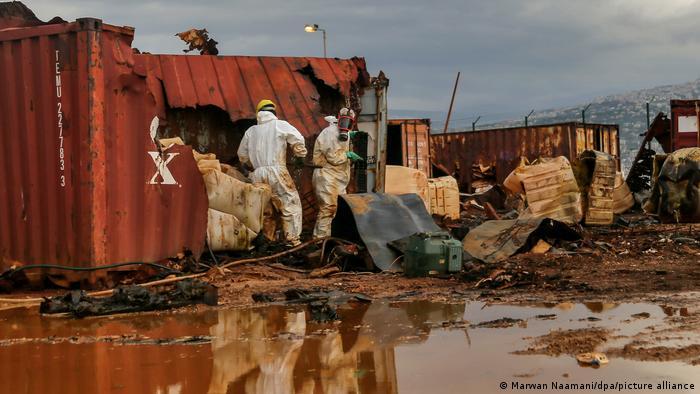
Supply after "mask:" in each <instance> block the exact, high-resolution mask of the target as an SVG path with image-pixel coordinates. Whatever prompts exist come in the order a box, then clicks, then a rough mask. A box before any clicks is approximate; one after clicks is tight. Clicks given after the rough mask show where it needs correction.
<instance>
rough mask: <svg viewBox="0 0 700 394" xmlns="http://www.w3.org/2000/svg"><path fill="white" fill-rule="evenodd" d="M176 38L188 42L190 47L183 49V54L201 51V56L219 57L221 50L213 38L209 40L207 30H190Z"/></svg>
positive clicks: (177, 35) (178, 34)
mask: <svg viewBox="0 0 700 394" xmlns="http://www.w3.org/2000/svg"><path fill="white" fill-rule="evenodd" d="M175 36H176V37H180V39H181V40H182V41H184V42H186V43H187V44H188V45H189V47H188V48H187V49H183V50H182V52H185V53H188V52H192V51H199V54H200V55H218V54H219V50H218V49H217V48H216V45H217V44H218V42H217V41H215V40H214V39H213V38H209V32H208V31H207V29H190V30H186V31H183V32H180V33H177V34H175Z"/></svg>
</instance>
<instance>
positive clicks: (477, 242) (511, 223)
mask: <svg viewBox="0 0 700 394" xmlns="http://www.w3.org/2000/svg"><path fill="white" fill-rule="evenodd" d="M580 238H581V236H580V235H579V233H577V232H576V231H574V230H573V229H572V228H571V227H569V226H567V225H566V224H564V223H562V222H559V221H557V220H553V219H548V218H544V219H543V218H540V219H513V220H489V221H487V222H484V223H483V224H482V225H480V226H479V227H476V228H474V229H472V230H471V231H469V233H468V234H467V236H466V237H465V238H464V240H463V241H462V244H463V246H464V251H465V252H467V253H469V255H470V256H471V257H474V258H476V259H478V260H481V261H484V262H487V263H497V262H499V261H503V260H506V259H508V257H510V256H512V255H514V254H516V253H522V252H527V251H529V250H530V249H532V248H533V247H534V246H535V245H537V244H538V242H539V241H540V240H545V241H546V240H550V241H552V240H565V241H576V240H578V239H580ZM549 243H550V244H551V243H553V241H552V242H549Z"/></svg>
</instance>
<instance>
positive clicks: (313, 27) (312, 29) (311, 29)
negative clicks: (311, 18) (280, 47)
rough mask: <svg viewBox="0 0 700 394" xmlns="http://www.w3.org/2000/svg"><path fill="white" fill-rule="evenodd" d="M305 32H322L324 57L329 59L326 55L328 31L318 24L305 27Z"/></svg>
mask: <svg viewBox="0 0 700 394" xmlns="http://www.w3.org/2000/svg"><path fill="white" fill-rule="evenodd" d="M304 31H305V32H307V33H316V32H317V31H320V32H322V33H323V57H328V55H327V54H326V29H321V28H319V27H318V25H317V24H311V25H305V26H304Z"/></svg>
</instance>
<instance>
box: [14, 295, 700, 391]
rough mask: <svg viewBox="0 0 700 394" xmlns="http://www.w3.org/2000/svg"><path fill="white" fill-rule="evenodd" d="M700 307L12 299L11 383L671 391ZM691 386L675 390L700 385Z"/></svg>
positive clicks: (36, 387) (694, 377) (684, 375)
mask: <svg viewBox="0 0 700 394" xmlns="http://www.w3.org/2000/svg"><path fill="white" fill-rule="evenodd" d="M699 313H700V310H698V309H693V308H687V307H685V308H677V307H674V306H673V305H653V304H606V303H587V304H568V303H564V304H536V303H533V304H527V305H493V304H486V303H483V302H467V303H458V304H441V303H432V302H410V303H392V302H388V301H378V302H374V303H371V304H362V303H357V304H347V305H344V306H341V307H340V308H339V309H338V315H339V316H340V318H341V321H338V322H334V323H323V324H321V323H315V322H313V321H310V320H309V319H310V318H309V316H310V315H309V313H308V311H307V310H306V308H305V307H304V306H282V305H274V306H265V307H259V308H251V309H215V308H213V309H206V308H200V309H197V310H188V311H178V312H169V313H157V314H153V313H145V314H137V315H130V316H113V317H101V318H86V319H80V320H74V319H69V318H63V317H47V316H43V317H42V316H39V315H38V313H37V311H36V310H35V309H24V308H20V309H10V310H4V311H0V375H1V376H0V392H3V393H5V392H7V393H10V392H12V393H15V392H17V393H25V392H30V393H110V392H115V393H120V392H121V393H206V392H210V393H229V392H230V393H243V392H246V393H292V392H297V393H326V392H328V393H338V392H342V393H360V392H361V393H396V392H401V393H453V392H476V393H488V392H504V391H506V392H507V391H523V392H528V391H531V392H550V391H551V392H561V391H562V390H556V389H553V387H552V383H553V382H558V383H560V384H590V383H591V382H601V383H606V384H615V383H616V382H621V383H629V384H632V383H638V384H653V385H654V390H649V391H657V392H659V390H657V389H656V388H657V386H656V385H657V384H664V383H663V382H664V381H665V382H670V383H669V384H685V385H689V384H694V385H695V390H698V387H699V385H700V367H699V366H696V365H694V363H695V364H697V362H695V360H700V349H699V350H698V352H697V353H696V352H695V351H694V350H693V349H694V348H693V346H694V345H696V344H700V340H699V339H700V330H699V329H698V320H700V318H698V314H699ZM626 345H627V346H626ZM640 349H641V350H640ZM649 349H652V350H649ZM659 349H665V350H659ZM674 349H684V350H683V351H675V350H674ZM581 350H597V351H605V352H606V353H607V354H608V358H609V359H610V362H609V364H606V365H603V366H601V367H599V368H593V367H586V366H582V365H579V364H578V363H577V361H576V359H575V357H574V355H575V353H577V352H579V351H581ZM650 355H651V356H650ZM659 360H663V361H659ZM502 383H505V384H506V386H507V388H506V389H505V390H502V389H501V388H500V385H501V384H502ZM513 384H516V385H520V384H523V385H525V384H546V385H548V386H546V387H541V388H543V389H540V390H536V389H535V390H524V389H520V388H522V387H524V386H518V389H516V388H515V386H513ZM685 388H686V390H683V389H681V390H665V391H663V392H692V391H693V390H692V389H689V387H688V386H686V387H685ZM569 391H571V390H569ZM591 391H601V392H602V390H591ZM609 391H610V390H609ZM615 391H617V392H620V391H618V390H615ZM649 391H644V390H642V391H640V390H630V391H629V392H649ZM622 392H626V391H625V390H622Z"/></svg>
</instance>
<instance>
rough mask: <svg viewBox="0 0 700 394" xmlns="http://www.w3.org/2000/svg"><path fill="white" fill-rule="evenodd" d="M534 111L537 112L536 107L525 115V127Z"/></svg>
mask: <svg viewBox="0 0 700 394" xmlns="http://www.w3.org/2000/svg"><path fill="white" fill-rule="evenodd" d="M533 113H535V110H534V109H533V110H532V111H530V113H529V114H527V115H525V127H527V120H528V118H530V115H532V114H533Z"/></svg>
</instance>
